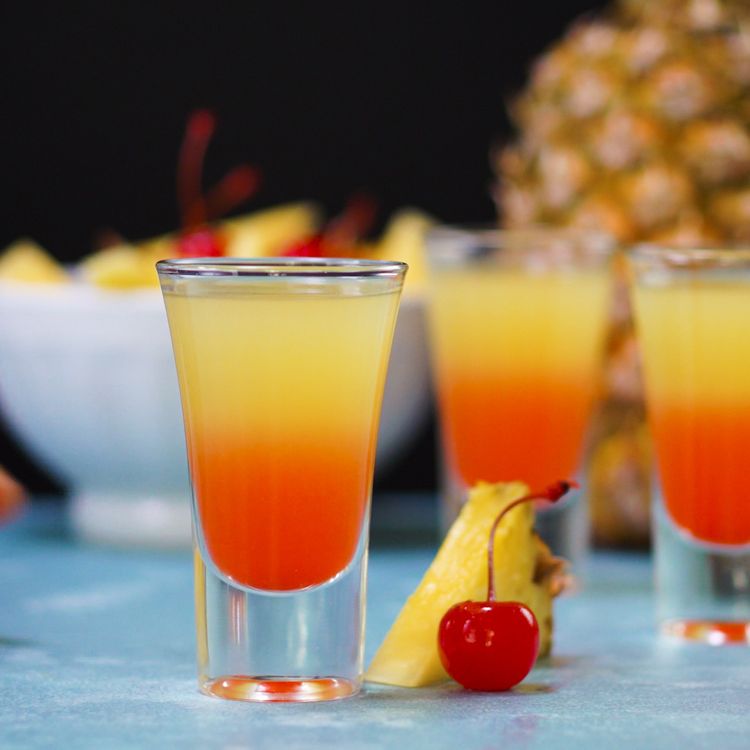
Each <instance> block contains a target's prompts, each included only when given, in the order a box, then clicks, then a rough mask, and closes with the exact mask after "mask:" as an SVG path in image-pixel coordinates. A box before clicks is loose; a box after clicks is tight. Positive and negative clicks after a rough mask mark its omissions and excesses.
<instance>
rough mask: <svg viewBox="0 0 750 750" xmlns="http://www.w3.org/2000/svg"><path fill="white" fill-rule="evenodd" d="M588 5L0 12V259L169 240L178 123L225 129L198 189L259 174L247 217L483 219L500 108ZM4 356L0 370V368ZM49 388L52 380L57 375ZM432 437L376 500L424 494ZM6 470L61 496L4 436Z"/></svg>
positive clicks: (92, 5)
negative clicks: (368, 213) (244, 166)
mask: <svg viewBox="0 0 750 750" xmlns="http://www.w3.org/2000/svg"><path fill="white" fill-rule="evenodd" d="M601 5H602V3H601V2H598V3H597V2H590V1H589V2H585V1H584V0H564V1H562V0H561V1H560V2H554V1H553V0H548V1H547V2H543V1H542V0H526V1H525V2H520V3H518V2H512V3H511V2H502V1H498V2H463V3H458V2H450V3H445V4H443V6H442V7H439V6H438V5H435V4H427V3H425V4H422V3H406V2H403V3H400V4H393V5H392V6H389V4H388V3H369V2H367V3H356V2H354V3H350V4H349V5H346V6H345V5H343V4H341V5H339V4H335V5H334V4H330V3H325V2H318V3H315V2H307V3H292V2H248V1H247V0H246V1H245V2H241V3H232V2H212V3H208V2H206V3H198V2H187V1H184V2H174V3H173V2H164V1H159V0H157V1H156V2H150V3H141V2H125V1H124V0H120V1H119V2H102V1H101V0H100V1H99V2H70V1H68V2H64V3H51V2H50V3H40V2H6V3H4V4H3V5H2V9H0V35H2V44H0V61H1V65H0V101H1V104H0V184H1V185H2V195H1V196H0V247H3V246H5V245H7V244H8V243H10V242H11V241H13V240H14V239H16V238H17V237H19V236H21V235H28V236H31V237H33V238H34V239H36V240H37V241H38V242H40V243H41V244H42V245H43V246H44V247H45V248H47V249H48V250H49V251H50V252H51V253H53V254H54V255H55V256H56V257H58V258H60V259H62V260H68V261H70V260H76V259H78V258H80V257H82V256H83V255H85V254H87V253H88V252H90V250H91V246H92V238H93V237H94V236H95V234H96V233H97V231H99V230H101V229H103V228H113V229H116V230H117V231H118V232H120V233H122V234H123V235H124V236H126V237H128V238H131V239H138V238H144V237H149V236H152V235H156V234H159V233H163V232H165V231H169V230H172V229H174V228H175V227H176V226H177V222H178V217H177V209H176V204H175V187H174V182H175V163H176V156H177V148H178V144H179V141H180V138H181V135H182V132H183V128H184V124H185V120H186V117H187V114H188V113H189V112H190V111H191V110H192V109H194V108H196V107H210V108H212V109H213V110H214V111H215V112H216V114H217V115H218V117H219V127H218V130H217V133H216V137H215V139H214V141H213V142H212V144H211V147H210V150H209V154H208V162H207V169H206V178H207V181H208V182H211V181H212V180H215V179H217V178H218V177H220V176H221V175H222V174H223V173H225V172H226V170H227V169H228V168H229V167H231V166H233V165H235V164H237V163H240V162H250V163H253V164H255V165H257V166H258V167H260V168H261V170H262V172H263V176H264V181H263V185H262V189H261V191H260V192H259V193H258V194H257V196H256V197H255V198H254V199H253V200H252V202H251V203H249V204H248V206H247V209H251V208H262V207H264V206H269V205H273V204H275V203H280V202H285V201H290V200H296V199H300V198H312V199H315V200H317V201H318V202H319V203H320V204H321V205H322V206H324V207H325V208H326V209H327V210H328V211H329V212H331V213H333V212H336V211H337V210H339V209H340V208H341V206H342V204H343V203H344V202H345V200H346V198H347V197H348V196H350V195H351V194H352V193H354V192H356V191H358V190H361V189H366V190H367V191H368V192H370V193H371V194H372V195H374V196H375V197H376V198H377V200H378V202H379V205H380V217H381V222H382V221H384V220H385V218H386V217H387V215H388V214H389V213H390V212H391V211H392V210H394V209H395V208H398V207H401V206H404V205H414V206H418V207H420V208H423V209H425V210H427V211H428V212H430V213H431V214H433V215H434V216H436V217H438V218H440V219H441V220H444V221H451V222H467V221H486V220H490V219H492V218H493V216H494V206H493V204H492V202H491V200H490V198H489V185H490V183H491V179H492V174H491V170H490V167H489V162H488V153H489V150H490V148H491V146H492V145H493V144H494V143H497V142H501V141H503V140H504V139H507V138H509V137H510V135H511V131H510V124H509V122H508V118H507V114H506V104H507V102H508V101H509V100H510V98H511V97H512V95H513V93H514V92H516V91H518V90H519V89H520V88H521V86H522V85H523V82H524V80H525V78H526V75H527V73H528V68H529V65H530V64H531V61H532V60H533V58H534V57H535V56H536V55H538V54H539V52H541V51H542V50H543V49H544V48H545V47H546V46H547V45H548V44H550V43H551V42H552V41H553V40H554V39H555V38H556V37H558V36H559V35H560V34H561V33H562V32H563V30H564V29H565V27H566V26H567V25H568V24H569V23H570V22H571V21H572V20H573V19H574V18H575V17H577V16H578V15H580V14H581V13H583V12H587V11H590V10H592V9H594V8H597V7H600V6H601ZM0 356H1V354H0ZM51 376H53V374H51ZM433 441H434V424H432V423H431V424H430V425H428V426H426V427H425V429H424V431H423V434H422V435H420V436H419V439H418V440H416V441H415V443H414V444H413V445H412V446H411V449H410V450H409V452H408V454H407V455H405V456H404V457H403V460H402V461H401V462H399V464H398V465H397V466H395V467H394V468H393V469H392V471H391V472H390V473H389V474H388V476H386V477H384V478H382V479H381V480H380V485H381V489H388V488H391V489H393V488H404V489H429V488H431V487H433V486H434V484H435V481H436V476H435V461H434V457H433V452H434V445H433ZM0 463H2V464H5V465H6V466H7V467H8V468H10V469H11V470H12V471H13V472H14V473H15V474H16V475H17V476H18V477H19V478H20V479H21V480H23V481H24V482H26V484H27V485H28V486H29V487H30V488H31V489H32V490H35V491H42V492H46V491H50V490H51V489H59V488H56V486H55V485H54V483H52V482H51V481H50V479H49V478H48V477H45V476H44V475H43V474H42V473H40V472H39V470H38V469H37V468H36V467H34V466H33V464H32V463H31V462H30V461H29V460H28V458H27V457H26V456H24V455H23V453H22V452H21V451H20V450H19V449H18V448H17V447H16V446H15V445H14V444H13V443H12V441H11V439H10V437H9V436H8V435H7V433H6V431H5V430H4V428H3V427H2V425H1V424H0Z"/></svg>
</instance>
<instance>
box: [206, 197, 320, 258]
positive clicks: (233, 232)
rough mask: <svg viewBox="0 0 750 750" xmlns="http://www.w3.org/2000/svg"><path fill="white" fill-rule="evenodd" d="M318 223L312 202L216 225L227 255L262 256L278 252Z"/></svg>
mask: <svg viewBox="0 0 750 750" xmlns="http://www.w3.org/2000/svg"><path fill="white" fill-rule="evenodd" d="M319 225H320V217H319V214H318V210H317V208H316V207H315V206H314V205H313V204H311V203H290V204H288V205H285V206H276V207H275V208H268V209H266V210H265V211H258V212H256V213H253V214H249V215H248V216H241V217H239V218H237V219H228V220H226V221H223V222H221V223H220V224H219V225H218V226H217V231H218V232H220V233H221V235H222V237H223V238H224V240H225V242H226V247H225V253H226V254H227V255H228V256H233V257H235V258H239V257H242V258H258V257H261V258H262V257H269V256H274V255H280V254H281V253H282V252H283V251H284V250H285V249H286V248H287V247H289V246H291V245H293V244H295V243H297V242H300V241H302V240H303V239H304V238H306V237H310V236H312V235H314V234H315V232H316V231H317V228H318V226H319Z"/></svg>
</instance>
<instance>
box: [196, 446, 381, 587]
mask: <svg viewBox="0 0 750 750" xmlns="http://www.w3.org/2000/svg"><path fill="white" fill-rule="evenodd" d="M358 437H359V439H357V436H355V437H354V438H353V439H347V440H342V441H341V443H339V444H329V443H328V441H325V442H323V441H321V440H320V439H316V437H315V436H313V435H311V436H310V440H309V442H308V443H306V444H302V443H296V444H294V443H285V442H283V441H282V442H278V443H276V444H263V442H262V441H252V440H244V439H242V438H232V437H231V436H227V435H224V436H223V435H220V434H219V435H211V436H208V435H206V436H205V437H204V439H200V438H196V439H194V441H193V448H192V450H191V465H192V474H193V483H194V488H195V494H196V498H197V502H198V512H199V514H200V517H201V522H202V525H203V535H204V542H205V545H206V547H207V549H208V552H209V555H210V557H211V559H212V560H213V562H214V564H215V565H216V566H217V567H218V568H219V570H221V571H222V572H223V573H224V575H226V576H227V577H229V578H231V579H232V580H235V581H238V582H240V583H243V584H245V585H251V586H253V587H254V588H259V589H266V590H291V589H300V588H305V587H307V586H311V585H314V584H316V583H320V582H322V581H327V580H329V579H331V578H333V577H334V576H335V575H336V574H338V573H339V572H341V571H342V570H343V569H344V568H345V567H346V566H347V564H348V563H349V561H350V560H351V559H352V557H353V555H354V552H355V549H356V547H357V544H358V542H359V539H360V535H361V531H362V524H363V521H364V513H365V508H366V503H367V498H368V492H369V482H370V477H371V474H372V461H373V455H372V450H371V447H370V442H371V441H370V436H369V435H368V434H367V433H364V434H363V435H360V436H358Z"/></svg>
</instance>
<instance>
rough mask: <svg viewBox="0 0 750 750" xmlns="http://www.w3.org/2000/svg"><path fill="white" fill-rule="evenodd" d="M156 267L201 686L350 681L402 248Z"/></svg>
mask: <svg viewBox="0 0 750 750" xmlns="http://www.w3.org/2000/svg"><path fill="white" fill-rule="evenodd" d="M157 269H158V272H159V279H160V282H161V287H162V292H163V295H164V301H165V305H166V309H167V316H168V319H169V327H170V331H171V335H172V344H173V349H174V356H175V362H176V365H177V374H178V380H179V384H180V395H181V399H182V410H183V417H184V423H185V436H186V443H187V454H188V464H189V468H190V478H191V482H192V489H193V521H194V525H193V528H194V549H195V553H194V556H195V606H196V622H197V645H198V679H199V687H200V690H201V691H202V692H204V693H206V694H208V695H212V696H216V697H220V698H229V699H234V700H247V701H320V700H333V699H337V698H344V697H347V696H349V695H353V694H355V693H356V692H357V691H358V690H359V688H360V685H361V681H362V671H363V670H362V648H363V636H364V625H365V619H364V602H365V575H366V568H367V539H368V523H369V507H370V495H371V488H372V477H373V464H374V459H375V446H376V437H377V430H378V420H379V413H380V406H381V401H382V394H383V385H384V380H385V375H386V367H387V362H388V356H389V351H390V346H391V339H392V336H393V329H394V324H395V320H396V314H397V309H398V303H399V297H400V293H401V288H402V284H403V279H404V274H405V271H406V266H405V264H403V263H389V262H377V261H365V260H344V259H304V258H295V259H272V258H265V259H256V260H239V259H219V260H217V259H191V260H174V261H162V262H160V263H158V264H157ZM155 418H156V415H155Z"/></svg>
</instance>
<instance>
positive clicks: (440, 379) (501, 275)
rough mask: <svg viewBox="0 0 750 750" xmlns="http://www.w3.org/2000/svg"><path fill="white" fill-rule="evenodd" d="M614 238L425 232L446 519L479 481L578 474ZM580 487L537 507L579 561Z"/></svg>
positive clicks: (557, 548) (582, 534)
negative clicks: (548, 506) (554, 504)
mask: <svg viewBox="0 0 750 750" xmlns="http://www.w3.org/2000/svg"><path fill="white" fill-rule="evenodd" d="M611 251H612V245H611V242H610V240H609V239H608V238H606V237H604V236H602V235H598V234H589V233H585V232H577V231H573V230H529V231H508V232H504V231H498V230H492V229H488V230H470V229H461V228H451V227H444V228H439V229H436V230H434V231H432V232H431V233H430V234H429V235H428V259H429V262H430V269H431V286H430V312H431V315H430V317H431V324H432V341H433V345H434V346H433V349H434V362H435V371H436V373H435V374H436V385H437V393H438V400H439V409H440V423H441V432H442V445H443V472H444V484H445V488H444V493H443V494H444V506H443V507H444V517H445V522H446V524H447V523H448V522H450V521H452V520H453V518H455V516H456V514H457V513H458V510H459V507H460V505H461V503H463V502H464V500H465V498H466V490H467V488H468V487H471V486H473V485H474V484H476V483H477V482H479V481H485V482H498V481H510V480H516V479H518V480H522V481H524V482H526V483H527V484H529V485H530V486H532V487H544V486H546V485H547V484H548V483H549V482H550V481H551V480H552V479H556V478H572V477H574V476H576V474H577V473H578V470H579V464H580V462H581V457H582V451H583V444H584V436H585V433H586V429H587V426H588V423H589V418H590V416H591V410H592V406H593V404H594V401H595V394H596V388H597V380H598V372H599V368H600V363H601V358H602V348H603V339H604V333H605V328H606V321H607V311H608V305H609V292H610V272H609V268H608V266H609V261H610V256H611ZM578 494H579V493H574V495H573V497H571V498H570V499H569V500H566V501H565V502H563V503H562V504H561V506H560V507H559V508H554V509H549V510H548V509H544V508H540V509H539V510H540V513H539V516H538V518H537V524H538V526H539V528H540V531H541V533H542V536H544V537H545V540H546V541H547V542H548V543H549V544H550V546H551V547H552V549H553V551H554V552H556V553H557V554H562V555H564V556H566V557H569V558H571V559H573V560H580V559H581V558H582V556H583V553H584V552H585V548H586V536H587V524H586V516H585V512H584V508H583V506H582V503H581V502H580V498H579V497H578Z"/></svg>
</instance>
